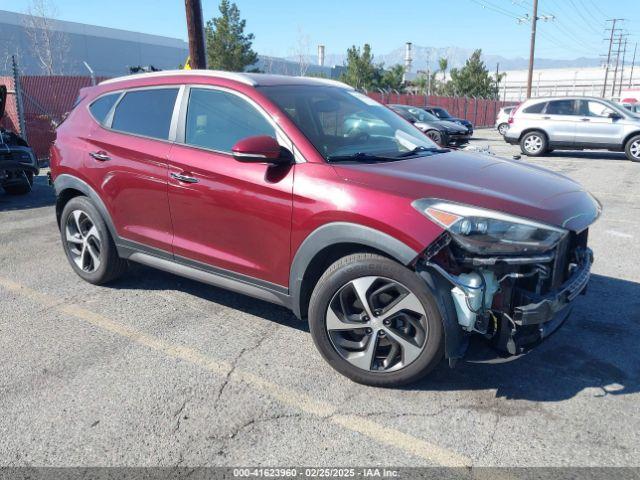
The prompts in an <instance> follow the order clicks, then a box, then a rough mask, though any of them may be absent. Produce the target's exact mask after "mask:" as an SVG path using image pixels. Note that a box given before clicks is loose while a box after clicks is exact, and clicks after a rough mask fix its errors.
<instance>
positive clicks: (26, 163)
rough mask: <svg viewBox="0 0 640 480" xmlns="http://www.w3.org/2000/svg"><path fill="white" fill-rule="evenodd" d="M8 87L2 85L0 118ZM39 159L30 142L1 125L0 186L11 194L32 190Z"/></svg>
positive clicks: (0, 87)
mask: <svg viewBox="0 0 640 480" xmlns="http://www.w3.org/2000/svg"><path fill="white" fill-rule="evenodd" d="M6 102H7V87H6V86H4V85H0V119H2V118H3V117H4V111H5V110H4V109H5V106H6ZM38 172H39V169H38V160H37V159H36V156H35V154H34V153H33V150H32V149H31V147H30V146H29V144H28V143H27V142H26V141H25V140H24V139H23V138H22V137H20V136H19V135H17V134H16V133H14V132H11V131H9V130H5V129H4V128H2V127H0V186H1V187H2V188H3V189H4V191H5V192H7V193H8V194H9V195H24V194H25V193H29V192H30V191H31V187H32V186H33V177H35V176H36V175H38Z"/></svg>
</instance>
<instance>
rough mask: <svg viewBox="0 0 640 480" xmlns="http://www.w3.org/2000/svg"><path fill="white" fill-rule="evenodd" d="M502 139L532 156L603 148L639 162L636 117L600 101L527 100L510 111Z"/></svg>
mask: <svg viewBox="0 0 640 480" xmlns="http://www.w3.org/2000/svg"><path fill="white" fill-rule="evenodd" d="M504 139H505V140H506V141H507V142H508V143H511V144H514V145H515V144H520V149H521V150H522V153H524V154H525V155H529V156H533V157H537V156H540V155H544V154H545V153H548V152H551V151H553V150H554V149H565V150H582V149H605V150H612V151H624V152H625V153H626V155H627V158H628V159H629V160H632V161H634V162H640V118H638V117H637V116H636V115H634V114H633V113H631V112H629V111H628V110H626V109H625V108H623V107H621V106H619V105H617V104H615V103H613V102H610V101H607V100H603V99H602V98H595V97H557V98H535V99H530V100H527V101H525V102H523V103H522V104H521V105H520V106H519V107H518V108H517V109H515V110H514V111H512V112H511V116H510V117H509V129H508V130H507V133H506V135H505V136H504Z"/></svg>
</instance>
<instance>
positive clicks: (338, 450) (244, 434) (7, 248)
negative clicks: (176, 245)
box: [0, 130, 640, 466]
mask: <svg viewBox="0 0 640 480" xmlns="http://www.w3.org/2000/svg"><path fill="white" fill-rule="evenodd" d="M476 137H478V139H476V140H474V143H477V144H481V145H486V144H490V145H491V147H492V149H493V150H494V152H495V153H497V154H499V155H504V156H511V155H513V154H515V153H519V149H518V148H517V147H514V146H509V145H507V144H505V143H504V142H502V140H501V139H500V138H499V136H498V135H497V134H496V133H495V132H493V131H490V130H479V131H477V132H476ZM521 161H523V162H532V163H535V164H537V165H542V166H545V167H548V168H551V169H553V170H556V171H559V172H562V173H564V174H566V175H569V176H571V177H573V178H574V179H576V180H578V181H580V182H581V183H582V184H583V185H585V186H586V187H587V188H588V189H589V190H590V191H591V192H592V193H593V194H594V195H596V196H597V197H598V198H599V199H600V201H601V202H602V204H603V206H604V214H603V216H602V217H601V219H600V220H599V221H598V223H597V224H596V225H595V226H594V227H593V229H592V230H591V232H590V243H591V247H592V248H593V250H594V252H595V256H596V261H595V265H594V275H593V277H592V280H591V284H590V286H589V290H588V293H587V295H586V296H582V297H580V298H579V299H578V303H577V305H576V308H575V310H574V314H573V316H572V318H570V320H569V321H568V323H567V324H566V325H565V326H564V327H563V328H562V329H561V330H560V331H559V332H557V333H556V334H555V335H554V336H552V337H551V338H550V339H548V340H547V341H546V342H545V343H544V344H543V345H541V346H540V347H539V348H538V349H537V350H535V351H533V352H531V353H530V354H528V355H525V356H523V357H520V358H517V359H514V360H512V361H508V362H505V361H495V360H486V361H481V360H482V359H483V358H486V357H485V356H484V355H485V353H486V352H485V351H484V350H483V349H482V348H481V346H480V345H476V346H474V354H475V358H476V360H477V361H475V362H473V363H472V362H467V363H463V364H460V365H459V366H458V367H457V368H456V369H454V370H451V369H449V367H448V366H447V365H446V364H444V363H443V364H441V365H440V367H438V368H437V369H436V371H435V372H434V373H433V374H432V375H431V376H430V377H428V378H426V379H425V380H423V381H422V382H420V383H418V384H416V385H413V386H412V387H411V388H404V389H396V390H385V389H376V388H370V387H364V386H361V385H358V384H355V383H352V382H350V381H349V380H347V379H346V378H344V377H342V376H340V375H339V374H338V373H336V372H334V371H333V370H332V369H331V368H330V367H329V366H328V365H327V364H326V363H325V362H324V361H323V360H322V359H321V358H320V355H319V354H318V353H317V352H316V349H315V348H314V346H313V343H312V341H311V338H310V335H309V333H308V331H307V328H306V325H304V324H302V323H299V322H298V321H296V320H295V319H294V317H293V315H292V314H290V313H288V312H287V311H286V310H284V309H282V308H279V307H276V306H272V305H270V304H267V303H263V302H260V301H258V300H253V299H250V298H247V297H244V296H241V295H238V294H234V293H230V292H227V291H223V290H220V289H216V288H213V287H209V286H206V285H202V284H198V283H196V282H192V281H189V280H185V279H181V278H178V277H175V276H173V275H170V274H166V273H162V272H159V271H155V270H152V269H149V268H146V267H142V266H135V267H133V268H132V269H131V271H130V273H129V274H128V275H127V276H126V277H125V278H124V279H121V280H120V281H118V282H116V283H115V284H113V285H110V286H108V287H95V286H92V285H90V284H88V283H85V282H83V281H81V280H80V278H78V277H77V276H76V275H75V274H74V273H73V271H72V270H71V268H70V267H69V265H68V264H67V260H66V258H65V256H64V254H63V252H62V247H61V244H60V239H59V234H58V231H57V228H56V223H55V218H54V209H53V202H54V196H53V192H52V190H51V189H50V188H49V187H48V186H47V185H46V179H45V177H44V176H41V177H39V178H38V179H37V183H36V186H35V189H34V191H33V192H32V193H31V194H30V195H28V196H24V197H10V196H7V195H5V194H4V193H0V395H1V401H0V438H1V439H2V440H1V441H0V465H2V466H24V465H31V466H133V465H135V466H152V465H154V466H155V465H160V466H180V465H182V466H207V465H222V466H238V465H252V466H258V465H264V466H286V465H289V466H291V465H302V466H426V465H445V466H450V465H467V466H469V465H474V466H489V465H490V466H639V465H640V460H639V457H638V452H639V451H640V436H639V435H638V432H640V349H639V348H638V345H640V267H639V265H640V248H638V241H640V164H635V163H632V162H629V161H627V160H626V159H625V157H624V155H623V154H619V153H609V152H557V153H556V152H554V153H552V154H550V155H549V156H548V157H544V158H540V159H537V160H535V161H532V160H530V159H527V158H526V157H523V159H522V160H521Z"/></svg>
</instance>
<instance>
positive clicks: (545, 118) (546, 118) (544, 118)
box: [542, 117, 551, 120]
mask: <svg viewBox="0 0 640 480" xmlns="http://www.w3.org/2000/svg"><path fill="white" fill-rule="evenodd" d="M542 119H543V120H551V117H542Z"/></svg>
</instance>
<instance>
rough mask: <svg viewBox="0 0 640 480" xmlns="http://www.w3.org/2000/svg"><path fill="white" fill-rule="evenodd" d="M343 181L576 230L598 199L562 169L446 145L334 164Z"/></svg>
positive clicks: (592, 214)
mask: <svg viewBox="0 0 640 480" xmlns="http://www.w3.org/2000/svg"><path fill="white" fill-rule="evenodd" d="M335 169H336V172H337V173H338V175H340V176H342V178H343V179H344V180H345V181H348V182H353V183H358V184H362V185H366V186H368V187H370V188H372V189H378V190H387V191H393V192H395V193H396V194H399V195H402V196H406V197H407V198H408V200H409V201H413V200H417V199H419V198H439V199H443V200H449V201H453V202H458V203H464V204H468V205H474V206H477V207H482V208H488V209H493V210H499V211H502V212H505V213H509V214H511V215H516V216H519V217H524V218H529V219H532V220H536V221H538V222H543V223H547V224H550V225H555V226H559V227H563V228H566V229H568V230H574V231H576V232H580V231H582V230H584V229H585V228H587V227H588V226H589V225H591V224H592V223H593V222H594V221H595V219H596V218H597V217H598V215H599V214H600V205H599V204H598V202H597V201H596V200H595V198H594V197H593V196H591V195H590V194H589V193H588V192H587V191H585V190H584V189H583V188H582V186H581V185H580V184H578V183H576V182H575V181H573V180H571V179H570V178H568V177H565V176H564V175H560V174H557V173H554V172H551V171H549V170H546V169H543V168H540V167H536V166H532V165H528V164H524V163H521V162H517V161H512V160H506V159H502V158H499V157H496V156H492V155H485V154H478V153H467V152H463V151H451V152H448V153H442V154H436V155H431V156H425V157H418V158H412V159H407V160H401V161H397V162H388V163H375V164H349V165H346V164H336V165H335Z"/></svg>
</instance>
